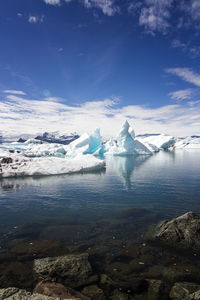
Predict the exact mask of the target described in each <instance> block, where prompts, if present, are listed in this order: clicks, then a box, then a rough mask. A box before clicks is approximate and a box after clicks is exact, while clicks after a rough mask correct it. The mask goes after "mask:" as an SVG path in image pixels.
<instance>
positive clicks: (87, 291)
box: [82, 285, 106, 300]
mask: <svg viewBox="0 0 200 300" xmlns="http://www.w3.org/2000/svg"><path fill="white" fill-rule="evenodd" d="M82 293H83V294H84V295H86V296H88V297H90V299H92V300H106V297H105V295H104V292H103V290H102V289H100V288H99V287H98V286H97V285H90V286H87V287H85V288H84V289H83V290H82Z"/></svg>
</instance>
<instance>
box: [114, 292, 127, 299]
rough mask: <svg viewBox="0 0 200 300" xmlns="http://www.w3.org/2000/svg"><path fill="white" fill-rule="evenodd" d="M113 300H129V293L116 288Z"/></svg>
mask: <svg viewBox="0 0 200 300" xmlns="http://www.w3.org/2000/svg"><path fill="white" fill-rule="evenodd" d="M111 300H129V295H127V294H125V293H121V292H120V291H118V290H115V291H114V293H113V295H112V298H111Z"/></svg>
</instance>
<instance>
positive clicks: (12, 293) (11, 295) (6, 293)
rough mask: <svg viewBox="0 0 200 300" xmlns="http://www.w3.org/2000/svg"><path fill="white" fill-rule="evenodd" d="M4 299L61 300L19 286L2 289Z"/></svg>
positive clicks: (0, 297) (0, 292) (0, 299)
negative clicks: (32, 292) (33, 292)
mask: <svg viewBox="0 0 200 300" xmlns="http://www.w3.org/2000/svg"><path fill="white" fill-rule="evenodd" d="M4 299H6V300H60V299H59V298H52V297H48V296H44V295H40V294H31V293H30V292H27V291H26V290H20V289H18V288H13V287H10V288H7V289H0V300H4ZM68 299H69V298H68ZM66 300H67V299H66ZM77 300H78V299H77Z"/></svg>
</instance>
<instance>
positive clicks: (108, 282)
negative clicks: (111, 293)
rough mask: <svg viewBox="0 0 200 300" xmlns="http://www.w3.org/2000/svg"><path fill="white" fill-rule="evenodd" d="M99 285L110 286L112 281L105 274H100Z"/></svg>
mask: <svg viewBox="0 0 200 300" xmlns="http://www.w3.org/2000/svg"><path fill="white" fill-rule="evenodd" d="M100 284H102V285H105V286H112V285H113V280H112V279H111V278H110V277H109V276H107V275H106V274H101V275H100Z"/></svg>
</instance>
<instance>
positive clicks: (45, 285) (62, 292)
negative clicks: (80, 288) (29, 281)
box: [34, 280, 90, 300]
mask: <svg viewBox="0 0 200 300" xmlns="http://www.w3.org/2000/svg"><path fill="white" fill-rule="evenodd" d="M34 293H38V294H43V295H46V296H51V297H59V298H60V299H70V300H90V298H88V297H86V296H84V295H82V294H81V293H79V292H77V291H75V290H73V289H71V288H67V287H65V286H64V285H62V284H60V283H56V282H52V281H50V280H43V281H41V282H39V283H38V284H37V285H36V287H35V289H34Z"/></svg>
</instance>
